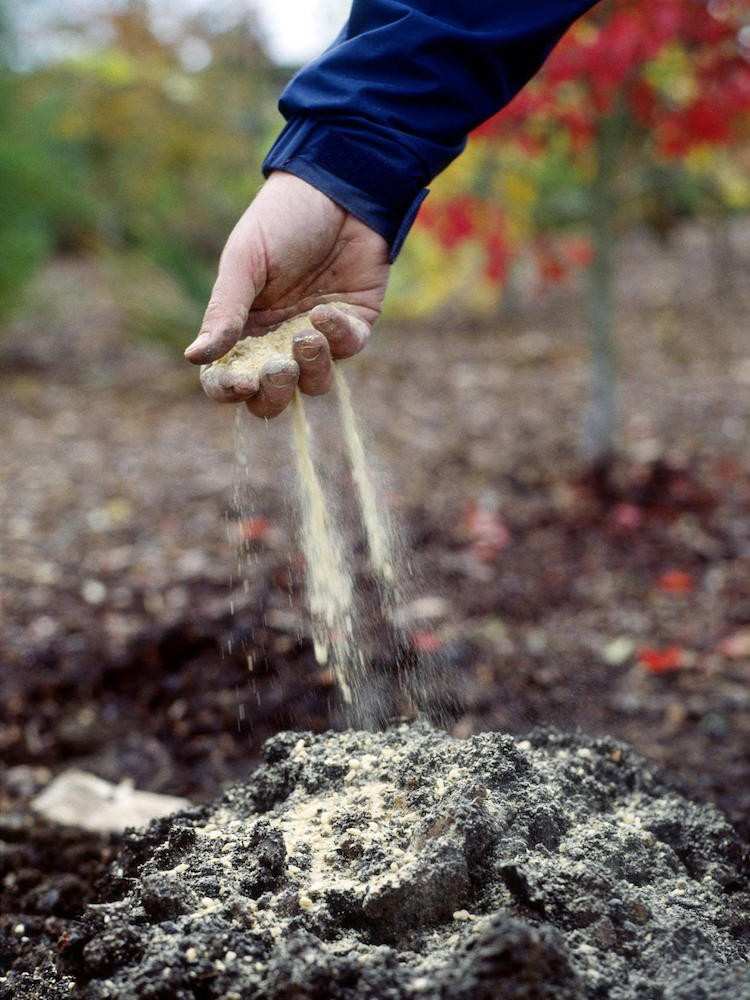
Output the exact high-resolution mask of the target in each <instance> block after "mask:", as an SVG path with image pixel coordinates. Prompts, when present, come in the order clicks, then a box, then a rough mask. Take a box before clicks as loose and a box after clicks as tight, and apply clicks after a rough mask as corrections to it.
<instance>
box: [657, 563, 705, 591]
mask: <svg viewBox="0 0 750 1000" xmlns="http://www.w3.org/2000/svg"><path fill="white" fill-rule="evenodd" d="M656 586H657V587H658V588H659V590H663V591H664V593H665V594H689V593H690V592H691V590H693V589H694V587H695V580H694V579H693V575H692V573H686V572H685V571H684V570H681V569H668V570H667V571H666V572H664V573H662V575H661V576H660V577H659V579H658V581H657V584H656Z"/></svg>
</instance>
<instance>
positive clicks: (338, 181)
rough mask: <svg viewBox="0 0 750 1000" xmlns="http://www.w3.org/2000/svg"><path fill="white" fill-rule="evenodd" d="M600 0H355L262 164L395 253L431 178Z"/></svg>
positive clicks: (300, 83)
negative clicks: (302, 183)
mask: <svg viewBox="0 0 750 1000" xmlns="http://www.w3.org/2000/svg"><path fill="white" fill-rule="evenodd" d="M594 2H595V0H354V3H353V6H352V10H351V14H350V17H349V20H348V22H347V24H346V26H345V27H344V29H343V31H342V32H341V34H340V35H339V37H338V38H337V39H336V41H335V42H334V43H333V45H331V47H330V48H329V49H327V50H326V51H325V52H324V53H323V54H322V55H321V56H320V57H319V58H318V59H316V60H315V61H314V62H312V63H310V64H309V65H308V66H305V67H304V69H302V70H301V71H300V72H299V73H298V74H297V75H296V76H295V77H294V79H293V80H292V81H291V83H290V84H289V85H288V86H287V88H286V90H285V91H284V93H283V94H282V97H281V101H280V104H279V107H280V109H281V112H282V114H283V115H284V117H285V118H286V119H287V125H286V127H285V128H284V130H283V131H282V133H281V135H280V136H279V138H278V139H277V140H276V142H275V144H274V145H273V147H272V148H271V151H270V152H269V154H268V156H267V157H266V160H265V163H264V165H263V170H264V173H265V174H266V176H267V175H268V174H269V173H270V172H271V171H272V170H286V171H288V172H289V173H292V174H296V175H297V176H298V177H301V178H302V179H303V180H306V181H308V182H309V183H310V184H312V185H314V186H315V187H316V188H318V189H319V190H320V191H323V192H324V193H325V194H327V195H328V196H329V197H330V198H332V199H333V200H334V201H335V202H337V203H338V204H340V205H341V206H343V207H344V208H346V209H347V210H348V211H350V212H351V213H352V215H355V216H356V217H357V218H359V219H361V220H362V221H363V222H365V223H367V225H368V226H370V227H371V228H372V229H374V230H375V231H376V232H378V233H380V234H381V236H383V237H384V238H385V239H386V240H387V241H388V244H389V245H390V248H391V258H392V259H393V258H394V257H395V256H396V254H397V253H398V250H399V249H400V246H401V244H402V243H403V240H404V237H405V235H406V233H407V232H408V230H409V227H410V226H411V223H412V222H413V221H414V217H415V215H416V213H417V209H418V208H419V205H420V204H421V202H422V200H423V199H424V197H425V196H426V194H427V191H426V185H427V184H429V182H430V181H431V180H432V178H433V177H435V176H436V175H437V174H439V173H440V171H441V170H443V169H444V168H445V167H446V166H447V165H448V164H449V163H450V162H451V160H453V159H455V157H456V156H458V155H459V153H460V152H461V151H462V149H463V148H464V145H465V143H466V136H467V135H468V133H469V132H470V131H471V130H472V129H473V128H475V127H476V126H477V125H479V124H480V123H481V122H483V121H485V120H486V119H487V118H490V117H491V116H492V115H493V114H494V113H495V112H497V111H498V110H499V109H500V108H502V107H504V106H505V105H506V104H507V103H508V102H509V101H510V100H511V98H513V97H514V96H515V95H516V94H517V93H518V91H519V90H520V89H521V88H522V87H523V86H524V84H525V83H527V81H528V80H529V79H530V78H531V77H532V76H533V75H534V74H535V73H536V72H537V70H538V69H539V68H540V66H541V65H542V63H543V62H544V60H545V59H546V57H547V56H548V55H549V53H550V51H551V50H552V48H553V46H554V45H555V44H556V43H557V42H558V41H559V39H560V38H561V37H562V35H563V34H564V33H565V31H566V30H567V28H568V27H569V26H570V25H571V24H572V22H573V21H574V20H575V19H576V18H577V17H578V16H579V15H580V14H582V13H583V12H584V11H586V10H588V9H589V8H590V7H592V6H593V4H594Z"/></svg>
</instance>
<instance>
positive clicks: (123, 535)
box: [0, 230, 750, 1000]
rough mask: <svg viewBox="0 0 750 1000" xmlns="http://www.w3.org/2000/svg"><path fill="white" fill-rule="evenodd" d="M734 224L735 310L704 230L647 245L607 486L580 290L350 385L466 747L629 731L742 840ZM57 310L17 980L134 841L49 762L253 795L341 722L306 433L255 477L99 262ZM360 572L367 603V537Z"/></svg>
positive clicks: (5, 894)
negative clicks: (299, 749)
mask: <svg viewBox="0 0 750 1000" xmlns="http://www.w3.org/2000/svg"><path fill="white" fill-rule="evenodd" d="M738 235H739V237H740V239H739V241H738V243H737V246H738V251H739V252H740V253H744V255H745V258H744V263H742V266H741V267H738V270H737V274H738V276H739V278H740V281H739V283H738V290H737V296H736V298H734V299H730V298H727V297H725V298H717V297H716V296H715V294H714V293H713V291H712V289H711V288H710V280H709V279H710V274H711V271H710V267H709V264H710V259H709V258H708V257H707V256H706V248H705V247H703V248H702V244H701V242H700V239H696V234H695V233H687V235H686V238H685V241H684V243H683V244H681V245H678V246H676V250H675V254H674V256H673V259H672V261H671V263H670V262H669V260H668V259H667V255H666V253H665V251H664V249H663V248H661V247H660V248H659V249H658V250H654V248H653V247H649V246H645V247H644V244H643V242H642V241H641V240H640V239H636V240H635V241H633V242H632V244H629V245H626V246H625V248H624V254H623V259H622V261H621V271H620V273H621V275H622V276H623V287H621V289H620V302H621V304H622V306H623V308H622V309H621V314H620V320H619V334H620V343H621V348H622V351H621V388H622V413H623V426H622V435H621V450H620V456H619V459H618V462H617V463H616V465H615V467H614V470H613V475H612V476H611V477H610V478H609V479H607V480H606V481H603V480H602V479H601V478H598V479H597V478H595V477H592V476H590V475H586V476H584V475H582V469H581V463H580V459H579V457H578V455H577V452H576V441H577V428H578V426H579V423H580V414H581V409H582V404H583V400H584V398H585V394H586V378H587V363H586V359H585V347H584V336H583V332H584V325H583V322H582V320H581V317H580V312H579V310H578V303H579V302H580V296H579V295H578V294H577V293H576V292H574V291H573V292H571V291H570V290H567V291H566V290H564V289H563V290H560V292H559V293H557V294H556V295H555V296H553V297H552V299H549V300H547V301H546V304H545V303H544V302H540V304H539V305H538V306H537V305H535V304H533V305H532V304H527V306H526V307H525V310H524V312H523V314H522V315H520V316H519V317H517V318H515V319H511V320H506V319H503V320H502V321H501V320H499V319H498V320H497V321H496V322H493V323H492V324H490V325H488V326H487V327H486V328H485V329H466V328H464V327H462V326H461V325H460V324H457V323H455V322H453V320H452V319H450V318H449V320H448V321H446V322H444V323H442V324H441V323H439V322H437V323H434V324H431V325H430V327H429V328H427V327H412V328H408V329H401V328H399V327H396V326H391V327H389V326H388V325H387V324H385V325H383V327H382V328H381V329H380V331H379V332H378V335H377V336H376V337H374V338H373V341H372V344H371V346H369V347H368V351H367V352H366V353H365V355H364V356H363V357H362V358H361V359H359V360H358V361H357V362H355V363H352V366H351V368H350V369H348V370H349V376H350V381H351V383H352V386H353V389H354V392H355V394H356V397H357V400H358V402H359V404H360V407H361V412H362V414H363V415H366V425H367V427H366V429H367V432H368V434H369V436H370V437H371V439H372V440H374V441H375V448H374V452H373V453H374V455H376V456H377V457H378V458H379V459H380V460H381V461H382V464H383V466H384V467H385V468H386V469H387V470H388V472H389V473H390V474H391V477H392V482H391V489H390V492H389V493H388V496H387V499H388V502H389V503H390V505H391V507H392V508H393V514H394V517H395V519H396V520H397V521H398V522H399V523H400V524H401V525H402V526H403V529H404V535H405V548H406V550H407V552H408V553H409V558H410V561H411V563H412V564H413V565H414V567H415V569H416V571H417V577H418V579H417V582H416V583H415V584H414V586H413V588H412V590H413V592H412V596H413V597H414V598H415V599H416V600H415V601H414V602H413V603H412V604H411V605H409V607H408V608H407V609H406V612H407V613H406V616H405V618H404V628H405V630H406V632H407V633H408V635H409V636H410V639H411V642H412V645H413V647H414V649H415V650H417V651H419V652H422V653H423V654H424V653H425V652H427V653H436V655H438V656H439V657H440V659H441V661H442V662H443V663H444V664H445V665H447V666H448V668H449V670H450V672H451V673H452V677H453V679H454V680H455V681H456V683H457V684H458V686H460V687H461V688H462V693H463V707H462V711H461V713H460V715H459V717H458V718H457V719H456V720H455V722H453V723H452V730H453V732H454V733H455V734H456V735H459V736H468V735H471V734H472V733H477V732H482V731H486V730H498V731H501V732H511V733H522V732H524V731H526V730H527V729H528V728H529V727H530V726H533V725H556V726H558V727H561V728H562V729H564V730H569V729H573V728H575V727H576V726H580V727H581V728H582V729H583V730H584V731H586V732H587V733H590V734H593V735H607V736H612V737H615V738H619V739H623V740H625V741H627V742H628V743H631V744H632V745H633V746H634V747H635V748H636V750H637V751H639V752H641V753H643V754H644V755H645V756H646V757H647V758H648V759H649V760H650V761H651V762H654V763H656V764H658V765H659V766H660V767H661V768H663V769H665V770H666V772H667V773H668V775H669V780H670V781H671V782H673V783H679V785H680V787H681V788H682V789H683V790H684V791H686V792H687V793H689V795H690V796H696V797H699V798H701V799H703V800H709V801H713V802H715V803H716V804H718V805H719V806H720V808H721V809H722V810H723V811H724V812H725V813H726V814H727V815H728V816H729V818H730V820H731V821H732V822H733V824H734V825H735V827H736V829H737V830H738V832H739V833H740V835H741V836H743V837H744V838H745V839H747V838H748V836H749V835H750V451H748V449H747V447H746V444H747V441H748V440H750V392H748V384H750V356H749V355H750V352H749V351H748V346H747V338H746V330H747V323H746V317H747V309H748V305H749V304H750V298H748V287H747V275H750V267H748V266H747V265H748V262H750V230H747V231H743V232H740V233H739V234H738ZM662 264H664V265H665V266H666V265H669V267H670V268H671V269H672V272H671V274H668V275H667V277H668V279H669V282H672V281H673V280H674V279H675V275H678V276H680V277H679V280H678V281H677V282H676V284H674V285H673V286H671V285H670V287H666V283H665V282H663V281H662V278H663V277H664V275H662V274H661V272H660V270H659V268H660V267H661V266H662ZM667 269H668V270H669V268H667ZM743 276H744V277H743ZM743 281H744V285H743V284H742V282H743ZM665 288H666V291H665ZM670 288H671V290H670ZM37 294H38V301H37V303H36V305H34V303H32V305H31V306H30V308H29V310H28V312H27V314H26V315H24V316H22V317H21V318H20V319H19V321H18V322H17V323H16V324H15V326H14V327H13V329H11V330H9V331H7V332H5V331H4V332H3V338H4V339H3V341H2V347H1V349H0V368H2V369H3V378H4V386H3V389H4V391H3V393H2V394H0V418H1V419H2V422H3V426H4V427H5V428H6V430H7V434H6V438H5V441H4V453H3V475H2V476H0V508H1V509H2V510H3V512H4V514H3V517H2V518H0V551H1V552H2V559H0V601H2V611H3V627H2V630H1V632H0V757H1V758H2V762H3V767H2V768H0V814H2V816H3V819H2V823H0V870H1V872H2V873H1V874H0V883H1V884H0V935H1V937H2V947H1V949H0V975H2V973H3V972H6V971H7V970H9V969H11V968H14V969H15V970H16V971H19V970H21V971H23V970H24V969H29V968H31V967H32V966H33V965H34V964H35V963H36V962H37V961H38V959H39V956H40V954H47V955H51V954H52V953H53V952H54V946H55V945H54V943H55V941H57V940H58V939H59V937H60V935H61V934H63V933H64V932H65V929H66V928H67V927H68V926H69V925H70V924H71V923H72V922H75V920H76V919H77V918H79V917H80V915H81V912H82V909H83V907H84V905H85V904H86V903H87V902H89V901H90V900H91V899H93V898H95V896H96V894H97V892H98V891H99V890H98V889H97V887H96V886H97V881H98V879H99V876H100V874H101V872H103V871H104V870H105V869H106V866H107V864H108V861H109V858H110V856H111V852H112V850H113V847H114V846H115V845H114V842H113V841H108V840H104V839H101V838H97V837H92V836H91V835H85V834H80V833H76V832H72V831H56V830H53V829H49V828H47V827H44V826H42V825H40V824H39V821H38V820H37V819H35V818H34V817H32V816H31V815H30V814H29V812H28V803H29V800H30V799H31V797H32V796H33V794H34V793H35V792H36V791H38V790H39V789H40V788H42V787H43V786H44V785H45V784H46V783H47V782H48V781H49V779H50V777H51V776H52V775H54V774H55V773H57V772H59V771H60V770H62V769H64V768H65V767H68V766H71V765H75V766H80V767H83V768H86V769H88V770H92V771H94V772H96V773H97V774H100V775H101V776H102V777H105V778H108V779H110V780H112V781H121V780H123V779H131V780H133V781H134V782H135V784H136V785H137V786H138V787H141V788H145V789H150V790H152V791H164V792H168V793H173V794H178V795H184V796H187V797H189V798H191V799H193V800H195V801H205V800H210V799H213V798H214V797H215V796H216V795H217V794H218V793H219V792H220V790H221V789H222V787H224V786H225V785H226V784H227V783H228V782H232V781H245V780H246V779H247V778H248V776H249V774H250V773H251V771H252V768H253V766H254V764H255V762H256V761H257V760H258V757H259V754H260V748H261V745H262V742H263V741H264V740H265V739H266V738H268V737H269V736H273V735H274V734H275V733H277V732H279V731H280V730H282V729H309V730H313V731H318V732H320V731H323V730H326V729H327V728H329V727H330V726H334V727H335V726H339V725H341V722H342V719H341V713H340V706H339V705H338V703H337V699H336V696H335V691H334V688H333V680H332V677H331V675H330V672H328V671H326V670H321V669H320V668H319V667H318V666H317V665H316V664H315V662H314V657H313V655H312V650H311V644H310V640H309V634H308V628H307V624H306V621H305V616H304V602H303V599H302V596H301V590H300V587H301V565H300V560H299V555H298V550H297V545H296V542H295V539H294V531H293V526H294V523H295V517H294V513H293V508H294V502H293V500H291V499H290V495H291V494H293V489H292V488H291V483H292V479H291V474H290V473H291V463H290V462H289V460H288V459H289V452H288V426H287V424H286V423H285V421H284V419H283V418H282V419H281V420H279V421H276V422H272V423H271V425H270V426H269V427H264V426H262V425H259V424H257V423H250V422H249V421H248V422H246V423H245V425H243V428H242V434H241V438H242V440H241V448H240V454H241V455H244V456H245V458H246V460H247V464H246V466H244V467H242V468H241V469H240V470H239V482H238V466H237V463H236V460H235V452H234V448H233V447H232V440H231V439H232V432H231V425H232V418H231V416H230V415H229V414H228V413H227V411H226V410H225V409H222V408H220V407H214V406H211V405H209V404H208V403H207V402H206V401H205V400H204V399H203V398H202V397H201V396H200V394H199V393H198V391H197V389H196V379H195V373H194V372H193V371H190V370H186V369H183V368H182V367H181V364H180V361H179V358H178V357H176V356H174V357H169V356H166V355H164V354H162V353H160V352H159V351H158V350H155V349H154V348H153V347H151V346H148V345H143V344H138V343H134V342H133V341H130V340H128V339H127V337H126V335H125V334H124V332H123V326H122V322H121V319H122V318H121V317H120V316H119V314H118V313H117V310H116V309H115V307H114V305H113V301H112V297H111V295H110V293H109V290H108V289H107V287H106V282H104V281H103V280H102V275H101V274H100V273H99V272H98V271H97V268H96V266H95V265H94V264H92V263H91V262H89V261H63V262H60V263H58V264H57V265H55V267H53V268H51V269H50V271H49V272H48V273H47V274H45V275H43V276H42V278H41V281H40V285H39V289H38V293H37ZM743 296H744V298H743ZM61 343H62V344H65V347H66V352H67V353H66V359H67V364H66V365H65V367H64V370H61V369H60V367H59V366H56V365H55V363H54V360H53V359H55V358H57V357H59V346H60V344H61ZM438 357H439V358H440V360H441V363H440V364H435V363H433V359H436V358H438ZM425 358H427V359H430V361H429V363H427V364H425V363H424V359H425ZM6 389H7V391H6ZM310 414H311V419H312V421H313V424H314V427H315V433H316V439H317V445H318V451H319V454H320V455H321V457H322V458H323V461H324V464H325V465H326V466H327V468H328V471H329V473H330V474H331V475H332V476H335V477H337V481H339V482H340V483H341V484H342V493H344V494H345V493H347V480H346V473H345V471H343V470H342V466H341V462H340V456H341V447H340V442H339V441H338V440H337V439H336V434H335V427H336V421H335V420H333V419H329V418H330V417H331V411H330V409H329V408H328V404H327V403H326V401H325V400H318V401H314V402H313V403H312V404H311V407H310ZM344 514H345V515H347V512H346V511H344ZM349 528H350V530H351V531H353V532H356V531H357V526H356V525H355V524H353V523H351V518H349ZM227 529H228V530H227ZM238 549H242V551H243V558H242V565H241V566H240V567H239V571H237V551H238ZM356 558H357V567H356V568H357V570H358V571H359V584H360V587H361V588H366V587H367V586H368V583H369V581H368V578H367V574H366V561H365V558H364V550H363V547H362V546H361V544H360V545H359V547H358V549H357V557H356ZM373 639H374V642H373V645H372V647H371V649H369V650H368V653H369V655H370V658H371V660H372V662H373V663H375V664H379V665H381V666H387V665H388V663H389V650H388V647H387V646H386V648H379V645H378V636H377V635H375V636H373ZM665 651H666V655H665ZM664 663H666V664H667V666H666V667H663V664H664ZM249 667H251V668H252V669H249ZM402 708H403V704H394V711H397V710H401V709H402ZM19 925H21V926H23V931H21V932H16V930H15V928H17V927H19ZM18 982H19V983H20V980H19V981H18ZM51 988H52V987H50V989H51ZM18 989H19V991H20V990H21V986H20V985H19V986H18ZM30 989H31V993H30V994H29V996H30V997H33V996H35V994H34V992H33V988H32V987H30ZM697 990H698V987H697V986H696V994H695V995H696V996H700V993H699V992H697ZM18 995H19V996H21V995H22V994H21V993H20V992H19V994H18ZM63 995H69V994H67V993H65V992H63ZM725 995H726V996H732V995H733V994H732V990H731V989H727V990H724V991H720V992H719V994H718V996H720V997H722V998H723V997H724V996H725ZM644 996H648V994H647V993H644ZM712 1000H713V997H712Z"/></svg>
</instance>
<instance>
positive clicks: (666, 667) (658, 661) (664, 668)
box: [638, 646, 685, 674]
mask: <svg viewBox="0 0 750 1000" xmlns="http://www.w3.org/2000/svg"><path fill="white" fill-rule="evenodd" d="M684 661H685V656H684V651H683V650H682V649H681V648H680V647H679V646H666V647H665V648H664V649H653V648H645V649H640V650H639V651H638V663H639V664H640V665H641V666H642V667H643V668H644V669H645V670H648V671H649V673H652V674H668V673H672V672H673V671H675V670H679V669H680V668H681V667H682V666H684Z"/></svg>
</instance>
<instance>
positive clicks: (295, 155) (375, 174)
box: [263, 118, 428, 261]
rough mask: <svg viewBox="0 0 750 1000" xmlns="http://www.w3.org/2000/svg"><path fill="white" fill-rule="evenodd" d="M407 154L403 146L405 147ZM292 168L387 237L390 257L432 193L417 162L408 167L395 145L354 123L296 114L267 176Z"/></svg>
mask: <svg viewBox="0 0 750 1000" xmlns="http://www.w3.org/2000/svg"><path fill="white" fill-rule="evenodd" d="M401 152H402V154H403V150H402V151H401ZM274 171H284V172H286V173H290V174H293V175H295V176H296V177H298V178H300V179H301V180H303V181H306V182H307V183H308V184H311V185H312V186H313V187H315V188H317V190H319V191H321V192H322V193H323V194H325V195H327V196H328V197H329V198H330V199H331V200H332V201H334V202H336V204H338V205H340V206H341V207H342V208H344V209H345V210H346V211H347V212H349V213H350V214H351V215H352V216H354V217H355V218H356V219H358V220H359V221H360V222H362V223H364V224H365V225H366V226H368V227H369V228H370V229H372V230H373V231H374V232H376V233H378V234H379V235H380V236H382V237H383V239H384V240H385V241H386V243H387V244H388V247H389V260H390V261H393V260H394V259H395V257H396V256H397V254H398V252H399V250H400V249H401V246H402V245H403V242H404V239H405V238H406V235H407V234H408V232H409V229H410V228H411V225H412V223H413V222H414V219H415V218H416V215H417V211H418V210H419V206H420V205H421V203H422V202H423V201H424V199H425V197H426V196H427V193H428V192H427V190H426V188H425V187H424V182H425V179H426V178H424V176H423V174H422V173H421V170H420V168H419V166H418V165H417V164H415V163H413V164H409V165H408V166H407V167H406V168H405V165H404V163H403V155H402V157H401V162H399V160H398V159H394V157H393V155H392V150H388V151H385V150H383V149H382V148H381V147H380V146H379V145H377V144H373V143H372V142H371V141H370V138H369V137H368V136H367V135H366V134H364V133H363V132H362V130H361V129H360V128H358V127H357V126H355V125H352V124H351V123H347V124H345V125H339V124H335V125H334V124H330V123H328V122H320V121H316V120H314V119H303V118H294V119H292V120H291V121H290V122H289V123H288V124H287V126H286V127H285V128H284V130H283V131H282V132H281V134H280V136H279V137H278V139H277V140H276V142H275V143H274V145H273V147H272V148H271V150H270V152H269V153H268V156H267V157H266V159H265V162H264V164H263V173H264V174H265V176H266V177H268V176H269V175H270V174H271V173H272V172H274Z"/></svg>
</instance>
